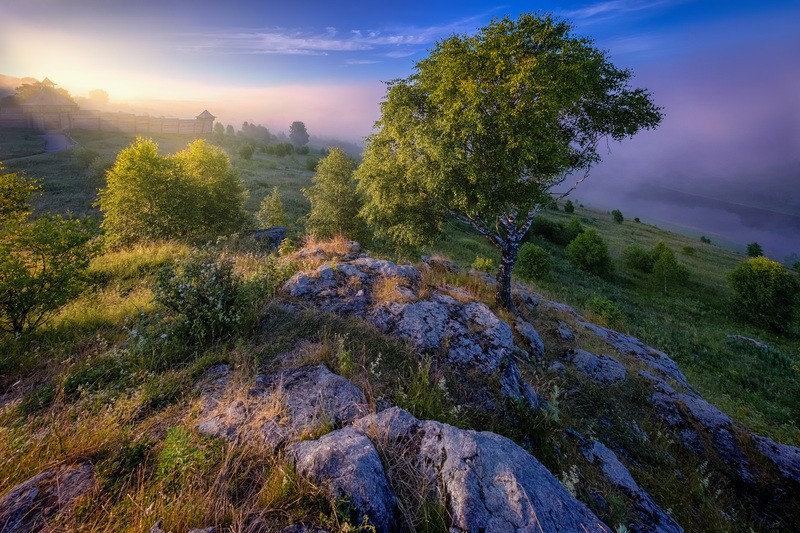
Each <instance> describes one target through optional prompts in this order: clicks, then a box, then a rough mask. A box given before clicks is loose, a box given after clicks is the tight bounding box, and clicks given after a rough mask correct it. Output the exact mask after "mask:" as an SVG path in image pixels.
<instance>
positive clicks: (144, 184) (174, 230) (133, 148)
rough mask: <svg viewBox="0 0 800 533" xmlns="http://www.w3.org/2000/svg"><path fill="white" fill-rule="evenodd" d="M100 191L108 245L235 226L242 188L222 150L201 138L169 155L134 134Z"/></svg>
mask: <svg viewBox="0 0 800 533" xmlns="http://www.w3.org/2000/svg"><path fill="white" fill-rule="evenodd" d="M107 181H108V185H107V186H106V188H105V189H104V190H102V191H100V199H99V205H100V210H101V211H102V212H103V215H104V217H103V222H102V228H103V230H105V232H106V236H107V242H108V243H109V244H110V245H112V246H119V245H128V244H132V243H135V242H141V241H148V240H159V239H188V240H193V239H209V238H213V237H216V236H218V235H225V234H228V233H231V232H233V231H236V230H238V229H239V228H241V227H242V226H243V225H244V224H245V223H247V222H248V221H249V220H250V215H248V213H247V212H246V211H245V210H244V202H245V200H246V199H247V191H246V189H245V187H244V183H243V182H242V180H241V179H240V178H239V175H238V173H237V171H236V169H235V168H233V166H232V165H231V162H230V159H229V158H228V156H227V155H226V154H225V152H224V151H223V150H222V149H221V148H219V147H217V146H212V145H210V144H207V143H206V142H205V141H203V140H197V141H193V142H192V143H190V144H189V146H188V147H187V148H186V149H185V150H182V151H180V152H178V153H176V154H175V155H172V156H165V157H164V156H161V155H159V153H158V145H157V144H156V143H155V142H153V141H152V140H150V139H143V138H138V139H137V140H136V141H135V142H134V143H133V144H131V145H130V146H129V147H128V148H125V149H124V150H122V151H121V152H120V153H119V154H118V155H117V160H116V162H115V163H114V166H113V167H112V168H111V170H109V171H108V180H107Z"/></svg>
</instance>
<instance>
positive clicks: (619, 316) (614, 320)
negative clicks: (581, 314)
mask: <svg viewBox="0 0 800 533" xmlns="http://www.w3.org/2000/svg"><path fill="white" fill-rule="evenodd" d="M587 306H588V307H589V310H590V311H592V312H593V313H595V314H597V316H599V317H600V318H601V319H602V320H601V321H602V322H605V325H606V326H617V325H619V324H620V323H622V321H623V320H624V319H625V313H623V312H622V309H621V308H620V307H619V305H617V304H616V303H615V302H613V301H611V300H609V299H608V298H604V297H602V296H592V298H590V299H589V301H588V302H587Z"/></svg>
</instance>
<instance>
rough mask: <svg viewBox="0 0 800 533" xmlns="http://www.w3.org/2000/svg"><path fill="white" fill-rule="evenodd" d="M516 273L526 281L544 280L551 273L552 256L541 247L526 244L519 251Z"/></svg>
mask: <svg viewBox="0 0 800 533" xmlns="http://www.w3.org/2000/svg"><path fill="white" fill-rule="evenodd" d="M516 271H517V275H518V276H519V277H521V278H522V279H524V280H528V281H535V280H540V279H544V278H546V277H547V275H548V274H549V273H550V254H548V253H547V251H546V250H545V249H544V248H542V247H541V246H536V245H535V244H531V243H525V244H523V245H522V246H521V247H520V249H519V257H518V258H517V268H516Z"/></svg>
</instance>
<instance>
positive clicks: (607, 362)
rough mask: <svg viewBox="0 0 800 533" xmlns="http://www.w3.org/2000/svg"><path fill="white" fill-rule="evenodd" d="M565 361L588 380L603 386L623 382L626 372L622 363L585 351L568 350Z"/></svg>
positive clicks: (607, 356)
mask: <svg viewBox="0 0 800 533" xmlns="http://www.w3.org/2000/svg"><path fill="white" fill-rule="evenodd" d="M567 361H569V362H571V363H572V364H574V365H575V368H576V369H577V370H578V371H579V372H582V373H583V374H586V376H588V377H589V378H590V379H592V380H593V381H596V382H598V383H602V384H604V385H614V384H617V383H621V382H622V381H624V380H625V376H626V375H627V372H626V371H625V366H623V364H622V363H620V362H619V361H617V360H616V359H614V358H613V357H611V356H610V355H603V354H593V353H591V352H587V351H586V350H570V351H569V352H568V353H567Z"/></svg>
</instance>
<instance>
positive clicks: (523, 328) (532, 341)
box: [514, 318, 544, 359]
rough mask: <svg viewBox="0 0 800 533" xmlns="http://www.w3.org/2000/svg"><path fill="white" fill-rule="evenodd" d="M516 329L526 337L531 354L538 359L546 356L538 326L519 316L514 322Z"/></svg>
mask: <svg viewBox="0 0 800 533" xmlns="http://www.w3.org/2000/svg"><path fill="white" fill-rule="evenodd" d="M514 329H515V330H516V331H517V333H519V334H520V335H521V336H522V338H523V339H525V342H526V343H527V344H528V351H529V352H530V353H531V355H533V356H534V357H536V358H537V359H538V358H541V357H544V342H543V341H542V338H541V337H540V336H539V332H538V331H536V328H534V327H533V325H531V324H529V323H528V322H526V321H524V320H522V319H521V318H517V320H516V321H515V322H514Z"/></svg>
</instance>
